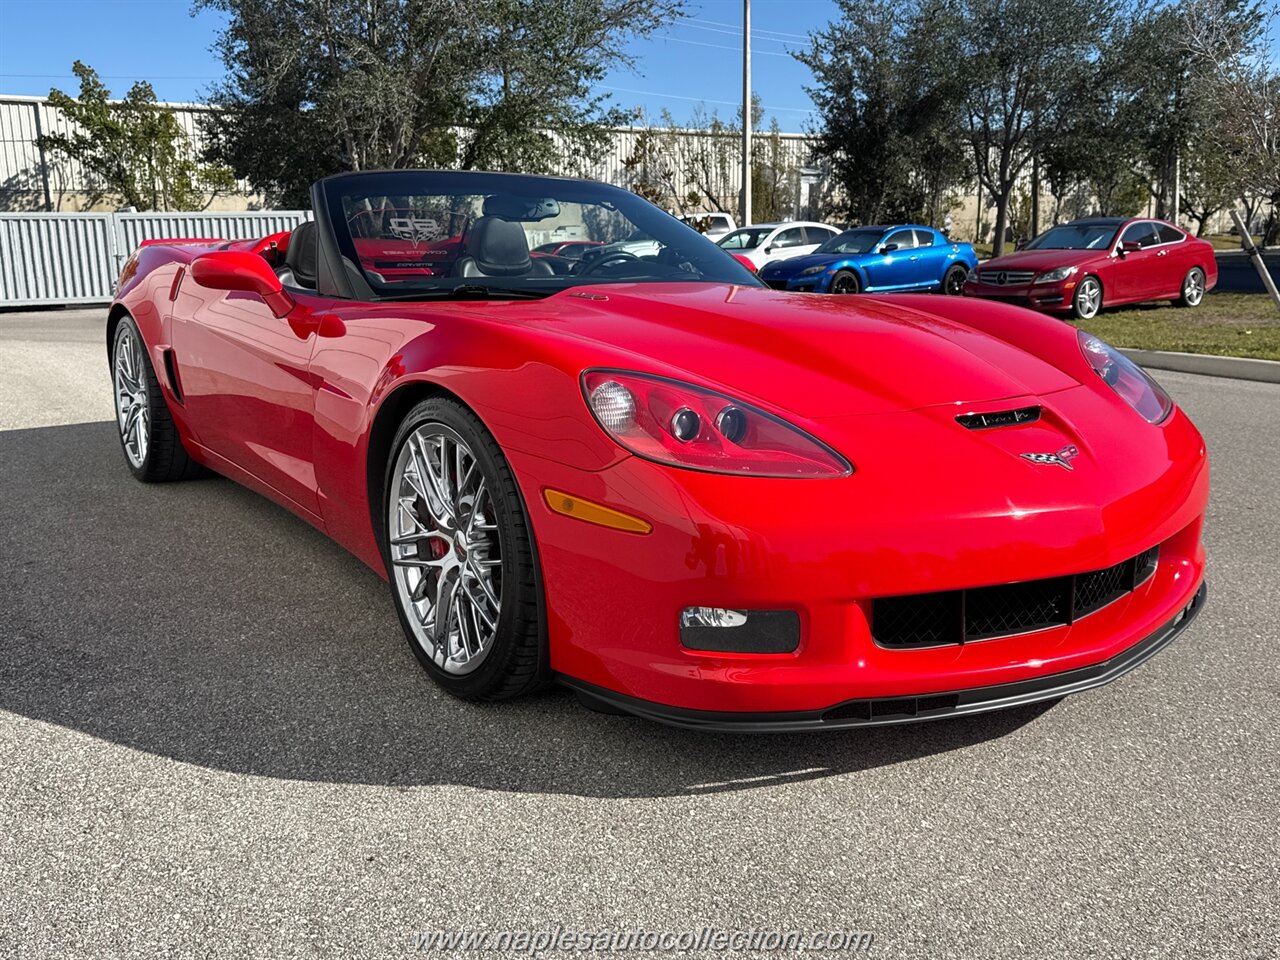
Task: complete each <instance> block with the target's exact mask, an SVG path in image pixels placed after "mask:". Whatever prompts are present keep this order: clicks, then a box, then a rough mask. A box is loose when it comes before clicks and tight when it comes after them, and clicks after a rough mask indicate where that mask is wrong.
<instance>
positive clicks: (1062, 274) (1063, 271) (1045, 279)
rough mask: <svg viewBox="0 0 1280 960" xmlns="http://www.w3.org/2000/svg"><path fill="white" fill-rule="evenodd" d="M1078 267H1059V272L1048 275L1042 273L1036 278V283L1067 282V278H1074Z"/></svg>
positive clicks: (1051, 271) (1051, 272)
mask: <svg viewBox="0 0 1280 960" xmlns="http://www.w3.org/2000/svg"><path fill="white" fill-rule="evenodd" d="M1077 269H1079V268H1078V267H1059V268H1058V269H1057V270H1050V271H1049V272H1048V273H1042V274H1040V276H1038V277H1036V281H1035V282H1036V283H1055V282H1056V281H1058V280H1065V279H1067V277H1074V276H1075V273H1076V270H1077Z"/></svg>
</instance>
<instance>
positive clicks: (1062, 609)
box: [953, 577, 1071, 642]
mask: <svg viewBox="0 0 1280 960" xmlns="http://www.w3.org/2000/svg"><path fill="white" fill-rule="evenodd" d="M1070 611H1071V578H1070V577H1059V578H1057V579H1054V580H1030V581H1028V582H1026V583H1014V584H1009V585H1008V586H1002V587H983V588H981V589H979V590H968V591H966V592H965V604H964V638H965V639H966V640H978V639H981V638H983V637H1002V636H1009V635H1010V634H1015V633H1028V632H1029V631H1031V630H1043V629H1044V628H1045V627H1051V626H1054V625H1055V624H1059V623H1066V622H1068V621H1067V618H1068V616H1069V614H1070ZM953 642H954V641H953Z"/></svg>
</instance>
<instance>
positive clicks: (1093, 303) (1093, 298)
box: [1071, 277, 1102, 320]
mask: <svg viewBox="0 0 1280 960" xmlns="http://www.w3.org/2000/svg"><path fill="white" fill-rule="evenodd" d="M1101 309H1102V284H1101V283H1099V282H1098V278H1097V277H1085V278H1084V279H1083V280H1081V281H1080V283H1079V284H1078V285H1077V286H1076V292H1075V296H1073V297H1072V298H1071V312H1072V313H1074V314H1075V316H1076V319H1077V320H1092V319H1093V318H1094V317H1096V316H1097V315H1098V311H1099V310H1101Z"/></svg>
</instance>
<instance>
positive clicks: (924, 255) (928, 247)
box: [915, 230, 951, 287]
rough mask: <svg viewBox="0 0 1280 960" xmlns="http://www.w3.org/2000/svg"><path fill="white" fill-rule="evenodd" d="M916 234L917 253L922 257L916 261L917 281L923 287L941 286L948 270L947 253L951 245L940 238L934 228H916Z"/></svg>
mask: <svg viewBox="0 0 1280 960" xmlns="http://www.w3.org/2000/svg"><path fill="white" fill-rule="evenodd" d="M915 235H916V255H917V256H918V257H919V258H920V259H918V260H917V261H916V262H915V263H916V270H915V282H916V283H917V284H919V285H920V286H922V287H937V286H940V285H941V283H942V275H943V274H944V273H946V272H947V261H948V256H947V254H949V253H950V252H951V247H950V245H948V244H945V243H943V242H942V241H941V240H939V239H938V238H937V237H936V236H935V235H934V233H933V231H932V230H916V231H915Z"/></svg>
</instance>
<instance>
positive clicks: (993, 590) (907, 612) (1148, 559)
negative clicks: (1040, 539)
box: [871, 547, 1159, 648]
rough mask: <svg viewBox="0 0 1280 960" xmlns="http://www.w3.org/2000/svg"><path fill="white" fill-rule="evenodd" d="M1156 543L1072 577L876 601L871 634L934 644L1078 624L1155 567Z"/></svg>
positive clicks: (889, 642)
mask: <svg viewBox="0 0 1280 960" xmlns="http://www.w3.org/2000/svg"><path fill="white" fill-rule="evenodd" d="M1158 557H1159V552H1158V548H1157V547H1152V548H1151V549H1150V550H1146V551H1143V552H1142V553H1140V554H1138V555H1137V556H1136V557H1131V558H1130V559H1128V560H1125V561H1124V562H1123V563H1117V564H1116V565H1115V566H1113V567H1107V568H1106V569H1105V570H1092V571H1090V572H1088V573H1081V574H1077V575H1075V576H1073V577H1052V578H1050V579H1047V580H1028V581H1025V582H1023V583H1008V584H1001V585H1000V586H995V587H977V588H975V589H972V590H952V591H948V592H946V593H921V594H915V595H913V596H908V597H886V598H884V599H880V600H876V601H875V602H874V603H873V604H872V613H871V635H872V637H874V638H875V641H876V642H877V643H878V644H880V645H881V646H884V647H899V648H908V647H934V646H939V645H942V644H951V643H964V642H965V641H966V640H987V639H991V638H993V637H1008V636H1013V635H1015V634H1019V633H1030V632H1032V631H1034V630H1044V629H1047V628H1049V627H1055V626H1061V625H1063V624H1068V623H1073V622H1075V621H1076V620H1079V619H1080V618H1081V617H1084V616H1088V615H1089V614H1091V613H1094V612H1096V611H1098V610H1100V609H1102V608H1103V607H1105V606H1106V605H1107V604H1109V603H1111V602H1112V601H1114V600H1117V599H1119V598H1120V597H1122V596H1124V595H1125V594H1127V593H1129V592H1130V591H1132V590H1134V589H1135V588H1136V587H1137V586H1138V585H1139V584H1141V583H1143V582H1145V581H1146V580H1147V579H1148V578H1149V577H1150V576H1151V575H1152V574H1153V573H1154V572H1155V569H1156V563H1157V560H1158Z"/></svg>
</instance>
